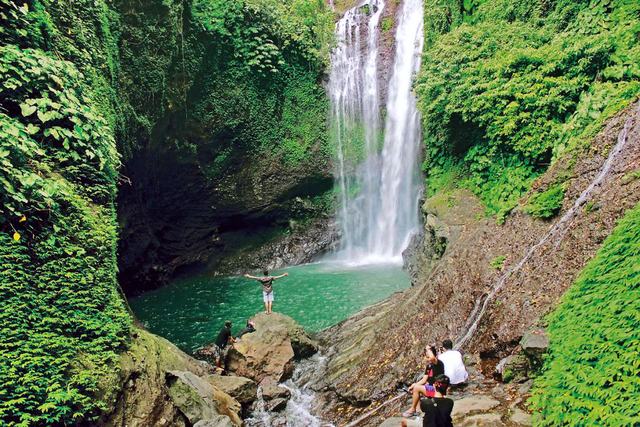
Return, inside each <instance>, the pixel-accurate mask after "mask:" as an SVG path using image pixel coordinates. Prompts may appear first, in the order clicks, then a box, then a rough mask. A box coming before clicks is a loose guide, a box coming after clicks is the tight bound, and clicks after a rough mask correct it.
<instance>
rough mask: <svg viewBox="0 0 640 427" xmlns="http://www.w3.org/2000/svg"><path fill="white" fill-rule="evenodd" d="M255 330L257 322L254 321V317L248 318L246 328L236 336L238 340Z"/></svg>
mask: <svg viewBox="0 0 640 427" xmlns="http://www.w3.org/2000/svg"><path fill="white" fill-rule="evenodd" d="M255 331H256V324H255V322H254V321H253V319H252V318H251V317H250V318H248V319H247V326H245V327H244V329H242V330H241V331H240V333H238V336H237V337H236V341H238V340H239V339H240V338H242V336H243V335H244V334H250V333H252V332H255Z"/></svg>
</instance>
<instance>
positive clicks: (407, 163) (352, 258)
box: [329, 0, 423, 264]
mask: <svg viewBox="0 0 640 427" xmlns="http://www.w3.org/2000/svg"><path fill="white" fill-rule="evenodd" d="M383 8H384V1H383V0H365V1H364V2H362V3H361V4H360V5H359V6H358V7H356V8H353V9H351V10H349V11H348V12H347V13H345V15H344V17H343V18H342V19H341V20H340V21H339V22H338V24H337V25H336V32H337V37H338V41H339V46H338V47H337V48H336V49H335V51H334V53H333V55H332V58H331V64H332V67H331V76H330V80H329V93H330V99H331V106H332V109H331V124H332V129H333V132H334V135H335V139H336V146H337V154H338V171H337V174H338V184H339V189H340V210H339V212H338V217H339V220H340V224H341V227H342V231H343V236H342V242H341V253H340V259H341V260H346V261H347V262H349V263H355V264H368V263H378V262H394V263H400V262H401V261H402V251H403V250H404V249H405V248H406V246H407V245H408V243H409V240H410V238H411V234H412V233H413V232H414V230H416V228H417V226H418V206H417V205H418V195H419V189H420V183H419V173H418V156H417V152H418V148H419V145H420V121H419V115H418V111H417V108H416V100H415V97H414V95H413V93H412V91H411V85H412V80H413V76H414V74H415V73H417V72H418V71H419V69H420V62H421V58H420V54H421V52H422V46H423V30H422V17H423V12H422V0H405V1H404V2H403V5H402V10H401V11H400V13H399V17H398V25H397V31H396V34H395V58H394V63H393V70H392V74H391V78H390V80H389V86H388V96H387V103H386V108H385V110H386V120H385V126H384V128H382V129H381V126H380V123H381V119H380V118H381V113H380V112H381V108H380V102H379V98H380V93H379V90H378V71H379V70H378V68H379V67H378V58H379V46H378V39H379V24H380V19H381V15H382V11H383ZM361 32H366V34H365V37H363V35H362V34H361ZM383 130H384V142H383V144H382V150H381V147H380V145H381V144H380V142H381V141H380V139H381V138H380V136H381V132H382V131H383Z"/></svg>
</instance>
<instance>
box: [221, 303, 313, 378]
mask: <svg viewBox="0 0 640 427" xmlns="http://www.w3.org/2000/svg"><path fill="white" fill-rule="evenodd" d="M254 321H255V324H256V331H255V332H253V333H251V334H247V335H245V336H243V337H242V339H241V340H240V341H238V342H237V343H236V344H235V345H234V346H233V347H232V348H231V349H229V352H228V354H227V359H226V365H227V369H228V370H229V371H231V372H235V373H236V375H240V376H243V377H247V378H251V379H253V380H254V381H256V382H258V383H259V382H261V381H262V380H263V379H264V378H266V377H271V378H273V379H274V380H275V381H276V382H283V381H285V380H287V379H288V378H290V377H291V375H292V374H293V361H294V359H295V358H296V352H295V350H294V347H295V348H296V349H297V351H298V355H299V357H302V356H303V355H304V356H306V355H311V354H313V353H314V352H315V351H317V344H315V343H314V342H313V341H312V340H311V339H310V338H309V336H308V335H307V334H306V333H305V332H304V330H303V329H302V328H301V327H300V326H298V325H297V324H296V323H295V322H294V321H293V319H291V318H290V317H288V316H285V315H284V314H280V313H273V314H270V315H266V314H264V313H260V314H258V315H256V316H255V318H254Z"/></svg>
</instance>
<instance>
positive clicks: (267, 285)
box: [258, 276, 273, 293]
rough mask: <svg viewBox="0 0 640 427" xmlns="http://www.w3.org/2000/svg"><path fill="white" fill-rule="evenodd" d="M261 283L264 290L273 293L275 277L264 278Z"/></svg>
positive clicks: (261, 278)
mask: <svg viewBox="0 0 640 427" xmlns="http://www.w3.org/2000/svg"><path fill="white" fill-rule="evenodd" d="M258 281H259V282H260V283H262V290H263V291H265V292H267V293H269V292H271V291H273V277H271V276H264V277H260V278H259V279H258Z"/></svg>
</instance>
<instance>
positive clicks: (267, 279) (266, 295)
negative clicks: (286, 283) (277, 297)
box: [244, 270, 289, 314]
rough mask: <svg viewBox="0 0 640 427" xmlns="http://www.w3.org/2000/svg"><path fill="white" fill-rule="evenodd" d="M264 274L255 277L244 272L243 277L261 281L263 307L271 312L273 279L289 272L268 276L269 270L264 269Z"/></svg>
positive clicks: (267, 311) (280, 277) (266, 311)
mask: <svg viewBox="0 0 640 427" xmlns="http://www.w3.org/2000/svg"><path fill="white" fill-rule="evenodd" d="M263 273H264V276H262V277H256V276H250V275H248V274H245V275H244V277H246V278H248V279H254V280H257V281H258V282H260V283H262V299H263V300H264V308H265V313H267V314H271V313H273V311H272V310H271V308H272V306H273V281H274V280H276V279H282V278H283V277H285V276H288V275H289V273H284V274H281V275H280V276H269V271H267V270H265V271H264V272H263Z"/></svg>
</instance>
